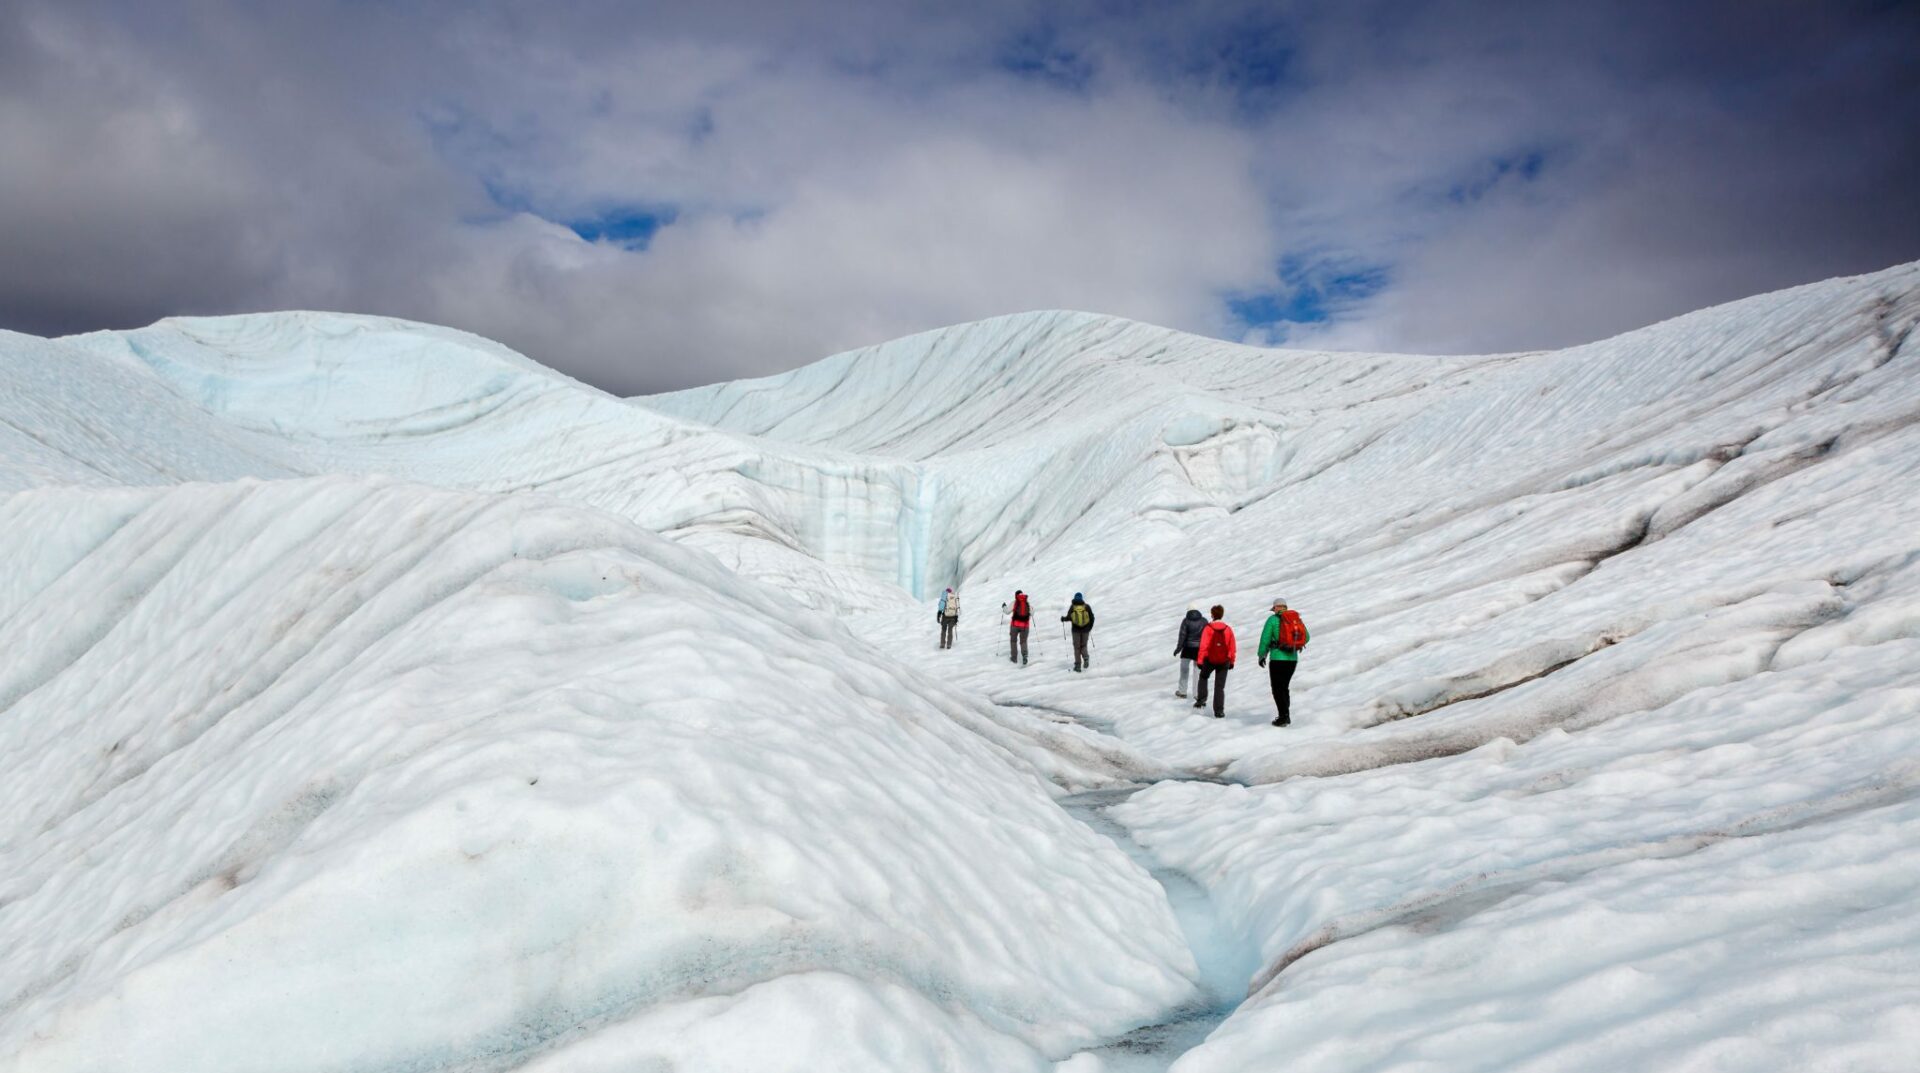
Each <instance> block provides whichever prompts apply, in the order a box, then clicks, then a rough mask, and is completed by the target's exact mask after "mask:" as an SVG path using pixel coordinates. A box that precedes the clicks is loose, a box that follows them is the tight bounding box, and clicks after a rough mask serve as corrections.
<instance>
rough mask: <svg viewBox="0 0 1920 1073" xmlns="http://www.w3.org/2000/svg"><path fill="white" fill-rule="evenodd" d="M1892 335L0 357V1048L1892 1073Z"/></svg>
mask: <svg viewBox="0 0 1920 1073" xmlns="http://www.w3.org/2000/svg"><path fill="white" fill-rule="evenodd" d="M1916 322H1920V266H1906V267H1901V268H1896V269H1891V270H1888V271H1886V272H1883V273H1879V274H1876V275H1873V276H1866V277H1857V278H1851V279H1841V280H1833V281H1828V282H1826V283H1821V284H1816V285H1812V286H1808V287H1803V288H1798V289H1796V290H1792V291H1787V292H1782V293H1779V294H1773V295H1764V296H1759V297H1756V298H1753V299H1749V300H1746V301H1743V302H1737V303H1733V304H1731V305H1728V306H1724V307H1719V308H1716V309H1712V310H1706V311H1702V312H1700V313H1697V314H1693V315H1691V316H1688V317H1683V318H1679V319H1677V320H1675V321H1671V322H1668V323H1665V324H1661V325H1656V326H1653V327H1650V328H1647V329H1643V330H1641V331H1638V332H1634V333H1631V334H1629V335H1626V336H1622V337H1619V338H1616V339H1613V340H1608V341H1605V342H1601V343H1596V344H1592V345H1589V346H1585V347H1579V348H1574V349H1571V350H1567V351H1561V352H1554V353H1538V354H1514V355H1496V356H1485V357H1451V358H1428V357H1417V356H1406V355H1356V354H1325V353H1308V352H1283V351H1267V350H1257V349H1252V348H1246V347H1239V346H1234V345H1231V344H1225V343H1219V342H1215V341H1211V340H1204V339H1199V338H1195V337H1191V336H1185V335H1181V334H1179V333H1176V332H1170V331H1166V330H1163V329H1158V328H1152V327H1149V326H1145V325H1139V324H1134V323H1131V322H1127V321H1123V320H1117V319H1114V318H1107V317H1098V316H1093V315H1089V314H1075V313H1042V314H1028V315H1022V316H1016V317H1005V318H999V319H996V320H992V321H985V322H981V323H979V324H973V325H965V326H961V327H957V328H952V329H947V330H944V331H940V332H934V333H928V334H926V335H922V336H916V337H913V338H909V339H904V340H899V341H896V342H892V343H888V344H884V345H881V346H877V347H873V348H868V349H866V350H862V351H856V352H852V353H849V354H844V355H839V356H836V357H833V358H829V359H827V360H825V361H822V362H818V363H815V364H813V365H810V366H807V367H805V368H802V369H800V370H797V371H795V372H793V373H789V374H786V375H783V376H780V377H774V378H769V379H766V380H758V381H748V382H740V383H733V384H723V385H716V386H713V387H709V388H701V389H696V390H693V391H687V392H680V393H676V394H673V395H669V396H661V397H655V398H649V399H640V400H622V399H617V398H613V397H610V396H607V395H605V394H602V393H600V392H597V391H595V390H593V389H591V388H588V387H585V386H583V385H580V384H577V383H574V382H572V381H570V380H568V379H566V378H565V377H562V376H559V375H558V374H555V373H552V372H550V371H548V370H545V369H543V368H541V367H540V366H539V365H538V364H536V363H535V362H532V361H530V360H528V359H526V358H524V357H521V356H520V355H517V354H514V353H512V352H510V351H507V350H505V349H504V348H501V347H499V346H497V345H496V344H492V343H490V342H488V341H486V340H482V339H477V338H475V337H472V336H468V335H464V334H462V333H458V332H453V331H449V330H446V329H439V328H432V327H428V326H424V325H415V324H408V323H405V322H399V321H391V320H382V319H378V318H367V317H351V316H340V315H331V314H272V315H260V316H250V317H234V318H213V319H187V320H172V321H164V322H162V323H160V324H158V325H155V326H153V327H151V328H147V329H142V330H139V331H134V332H124V333H102V334H98V335H92V336H84V337H76V338H72V339H62V340H40V339H33V338H30V337H25V336H19V335H11V334H4V333H0V495H4V498H0V564H4V565H0V651H4V652H6V653H7V657H6V659H5V661H4V663H0V757H4V758H5V761H6V771H7V778H6V779H5V780H0V802H4V808H3V809H0V816H4V826H0V1070H7V1071H9V1073H11V1071H14V1070H18V1071H21V1073H26V1071H34V1073H38V1071H42V1070H100V1071H105V1070H153V1071H179V1070H196V1071H199V1070H207V1071H214V1070H236V1071H237V1070H277V1069H285V1070H328V1071H332V1070H338V1071H343V1073H345V1071H361V1070H403V1069H404V1070H456V1069H457V1070H493V1069H528V1070H540V1071H544V1073H561V1071H568V1073H571V1071H589V1070H592V1071H600V1070H604V1071H608V1073H613V1071H620V1073H628V1071H632V1070H642V1069H646V1070H653V1069H686V1070H740V1069H767V1070H776V1069H791V1070H801V1069H807V1070H819V1069H846V1070H871V1069H890V1070H922V1069H924V1070H1021V1069H1033V1070H1049V1069H1056V1070H1059V1071H1060V1073H1090V1071H1098V1070H1103V1069H1104V1070H1109V1071H1116V1073H1117V1071H1122V1070H1130V1069H1166V1068H1169V1067H1170V1068H1173V1069H1176V1070H1181V1071H1187V1073H1203V1071H1226V1070H1247V1071H1251V1070H1271V1069H1276V1068H1289V1069H1300V1070H1318V1069H1325V1070H1400V1071H1412V1070H1422V1071H1427V1070H1488V1071H1492V1070H1593V1071H1602V1070H1617V1069H1641V1068H1644V1069H1663V1070H1665V1069H1687V1070H1749V1069H1781V1070H1788V1069H1791V1070H1802V1069H1808V1070H1835V1071H1839V1070H1848V1071H1858V1070H1873V1071H1878V1070H1885V1071H1894V1070H1907V1069H1910V1068H1912V1063H1913V1055H1914V1054H1916V1053H1920V912H1916V910H1917V909H1920V904H1916V897H1915V895H1914V893H1913V892H1914V891H1915V890H1916V889H1920V344H1916V343H1913V342H1912V341H1911V337H1912V332H1913V329H1914V327H1915V324H1916ZM663 538H664V539H663ZM948 585H957V586H958V588H959V590H960V592H961V594H962V603H963V609H964V612H963V615H962V621H961V626H960V630H959V635H958V644H957V646H956V647H955V648H954V649H953V650H950V651H946V650H938V649H937V648H936V646H935V637H934V626H933V623H932V622H931V621H930V620H931V617H932V607H931V598H932V596H933V594H935V593H937V592H939V591H940V590H941V589H943V588H944V587H946V586H948ZM1016 587H1018V588H1022V589H1025V590H1026V591H1027V592H1029V593H1032V594H1034V596H1035V603H1036V606H1037V608H1038V609H1039V614H1040V618H1039V621H1038V623H1037V624H1036V628H1035V632H1034V636H1033V650H1034V657H1035V658H1034V661H1033V663H1032V664H1031V665H1028V666H1019V665H1015V664H1012V663H1010V662H1009V661H1008V659H1007V656H1006V634H1005V630H1004V626H1003V625H1001V622H1000V617H999V615H998V614H997V611H998V608H999V606H1000V604H1001V602H1002V601H1003V600H1005V599H1007V598H1008V597H1009V596H1010V595H1011V593H1012V591H1013V590H1014V589H1015V588H1016ZM1076 591H1083V592H1085V593H1086V594H1087V596H1088V599H1089V600H1090V601H1091V602H1092V603H1093V604H1094V606H1095V608H1096V610H1097V612H1098V615H1099V623H1098V625H1097V627H1096V628H1095V631H1094V652H1093V659H1094V662H1093V667H1092V668H1091V670H1090V671H1089V672H1088V673H1084V674H1077V673H1073V672H1072V671H1071V670H1070V669H1069V667H1068V651H1067V646H1066V644H1065V643H1064V641H1062V640H1061V639H1060V636H1059V634H1058V632H1056V631H1057V629H1058V626H1057V624H1056V623H1055V621H1054V620H1055V619H1057V618H1059V615H1060V613H1062V612H1063V610H1064V606H1065V603H1066V601H1067V598H1068V597H1069V596H1070V595H1071V594H1072V593H1074V592H1076ZM1274 596H1282V597H1285V598H1287V599H1288V600H1289V602H1290V603H1291V604H1292V605H1293V606H1294V607H1296V608H1298V609H1300V610H1301V611H1302V612H1303V614H1304V615H1305V617H1306V618H1307V620H1308V622H1309V624H1310V625H1311V626H1312V628H1313V631H1314V637H1313V642H1312V644H1311V645H1310V646H1309V648H1308V650H1307V652H1306V655H1305V658H1304V660H1303V662H1302V663H1301V669H1300V671H1299V675H1298V677H1297V678H1296V679H1295V684H1294V713H1295V719H1294V726H1292V727H1291V728H1288V729H1284V730H1283V729H1278V728H1274V727H1271V726H1269V725H1267V723H1268V720H1269V719H1271V717H1272V705H1271V701H1270V700H1269V699H1268V697H1267V695H1266V683H1265V672H1264V671H1262V670H1261V669H1260V668H1259V667H1257V666H1256V665H1255V654H1254V646H1255V641H1256V639H1257V637H1258V633H1259V628H1260V625H1261V622H1262V620H1263V618H1264V608H1265V606H1266V604H1267V603H1268V601H1269V600H1270V599H1271V598H1272V597H1274ZM1195 602H1198V603H1199V604H1201V605H1202V606H1206V605H1208V604H1212V603H1215V602H1218V603H1221V604H1223V605H1224V606H1225V607H1226V608H1227V610H1228V616H1227V617H1228V621H1229V622H1230V623H1232V624H1233V625H1234V626H1235V627H1236V628H1237V629H1238V630H1239V632H1240V635H1241V660H1240V664H1239V666H1238V667H1237V668H1236V669H1235V671H1234V672H1233V673H1232V674H1231V675H1230V676H1229V684H1228V687H1227V689H1228V697H1227V699H1228V703H1227V709H1226V718H1224V719H1220V720H1215V719H1212V718H1207V717H1205V716H1204V715H1203V713H1201V712H1199V711H1196V710H1194V709H1193V708H1192V707H1190V706H1189V704H1188V702H1187V701H1185V700H1182V699H1177V698H1175V697H1173V696H1172V695H1171V694H1172V692H1173V690H1174V685H1175V676H1176V667H1175V663H1174V661H1173V660H1172V658H1171V652H1172V647H1173V643H1174V634H1175V629H1176V626H1177V623H1178V620H1179V617H1180V616H1181V614H1182V613H1184V611H1185V609H1186V608H1187V607H1188V605H1189V604H1190V603H1195ZM1056 608H1059V609H1061V611H1055V609H1056Z"/></svg>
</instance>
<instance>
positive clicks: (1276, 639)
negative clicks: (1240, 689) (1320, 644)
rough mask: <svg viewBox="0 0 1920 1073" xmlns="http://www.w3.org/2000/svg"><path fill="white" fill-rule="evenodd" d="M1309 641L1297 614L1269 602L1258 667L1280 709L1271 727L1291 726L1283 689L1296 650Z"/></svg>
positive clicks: (1288, 681) (1294, 664) (1297, 654)
mask: <svg viewBox="0 0 1920 1073" xmlns="http://www.w3.org/2000/svg"><path fill="white" fill-rule="evenodd" d="M1309 640H1311V637H1310V636H1309V635H1308V633H1307V624H1306V623H1305V622H1303V621H1301V618H1300V612H1298V611H1289V610H1287V602H1286V601H1285V600H1275V601H1273V617H1272V618H1269V619H1267V627H1266V629H1263V630H1261V631H1260V665H1261V666H1262V667H1265V668H1266V669H1267V679H1268V680H1269V681H1270V682H1272V683H1273V704H1274V707H1276V708H1278V709H1280V715H1279V716H1278V717H1277V718H1275V719H1274V721H1273V725H1274V726H1277V727H1284V726H1292V725H1293V716H1292V712H1291V708H1292V704H1291V700H1292V698H1291V697H1290V696H1289V695H1288V692H1287V688H1288V686H1289V684H1291V683H1292V681H1293V672H1294V670H1295V669H1297V668H1298V667H1299V666H1300V650H1301V649H1303V648H1305V647H1307V642H1308V641H1309Z"/></svg>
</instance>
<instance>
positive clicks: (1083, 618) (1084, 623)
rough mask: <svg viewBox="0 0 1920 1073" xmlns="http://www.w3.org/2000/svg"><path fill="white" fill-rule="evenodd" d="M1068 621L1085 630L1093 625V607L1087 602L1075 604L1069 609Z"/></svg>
mask: <svg viewBox="0 0 1920 1073" xmlns="http://www.w3.org/2000/svg"><path fill="white" fill-rule="evenodd" d="M1067 621H1068V622H1071V623H1073V624H1074V625H1075V626H1078V627H1080V628H1081V629H1083V630H1084V629H1086V628H1087V627H1088V626H1091V625H1093V608H1091V607H1088V606H1087V605H1086V604H1074V605H1073V606H1072V607H1070V608H1068V609H1067Z"/></svg>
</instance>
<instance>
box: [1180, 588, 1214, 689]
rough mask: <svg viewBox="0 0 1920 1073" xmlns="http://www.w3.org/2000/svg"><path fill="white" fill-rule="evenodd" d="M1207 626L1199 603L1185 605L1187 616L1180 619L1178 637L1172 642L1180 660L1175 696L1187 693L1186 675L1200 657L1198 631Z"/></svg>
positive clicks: (1205, 617) (1191, 670) (1191, 671)
mask: <svg viewBox="0 0 1920 1073" xmlns="http://www.w3.org/2000/svg"><path fill="white" fill-rule="evenodd" d="M1206 628H1207V616H1205V615H1203V614H1201V613H1200V605H1199V604H1197V603H1196V604H1188V605H1187V617H1186V618H1183V619H1181V620H1180V638H1179V639H1178V640H1176V641H1175V642H1174V643H1173V654H1174V655H1175V656H1177V657H1179V660H1180V688H1178V689H1176V690H1174V691H1173V695H1174V696H1176V697H1184V696H1186V695H1187V676H1188V675H1189V674H1191V673H1193V661H1194V660H1196V659H1198V658H1200V631H1201V630H1204V629H1206Z"/></svg>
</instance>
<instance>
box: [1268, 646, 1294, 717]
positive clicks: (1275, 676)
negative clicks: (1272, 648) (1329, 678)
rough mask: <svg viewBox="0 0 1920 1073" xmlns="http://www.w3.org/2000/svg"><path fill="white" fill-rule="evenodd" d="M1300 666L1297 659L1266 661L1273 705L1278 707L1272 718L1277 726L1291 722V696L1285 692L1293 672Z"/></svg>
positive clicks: (1291, 679)
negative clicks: (1271, 684) (1277, 714)
mask: <svg viewBox="0 0 1920 1073" xmlns="http://www.w3.org/2000/svg"><path fill="white" fill-rule="evenodd" d="M1299 666H1300V663H1299V661H1298V660H1291V659H1270V660H1268V661H1267V680H1268V681H1270V682H1272V683H1273V706H1274V707H1276V708H1278V709H1280V714H1279V716H1277V717H1276V718H1275V719H1274V723H1275V724H1277V725H1279V726H1287V725H1288V724H1290V723H1292V722H1293V715H1292V707H1293V705H1292V698H1291V697H1289V696H1288V694H1287V685H1288V683H1290V682H1292V681H1293V672H1294V670H1295V669H1296V668H1298V667H1299Z"/></svg>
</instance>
